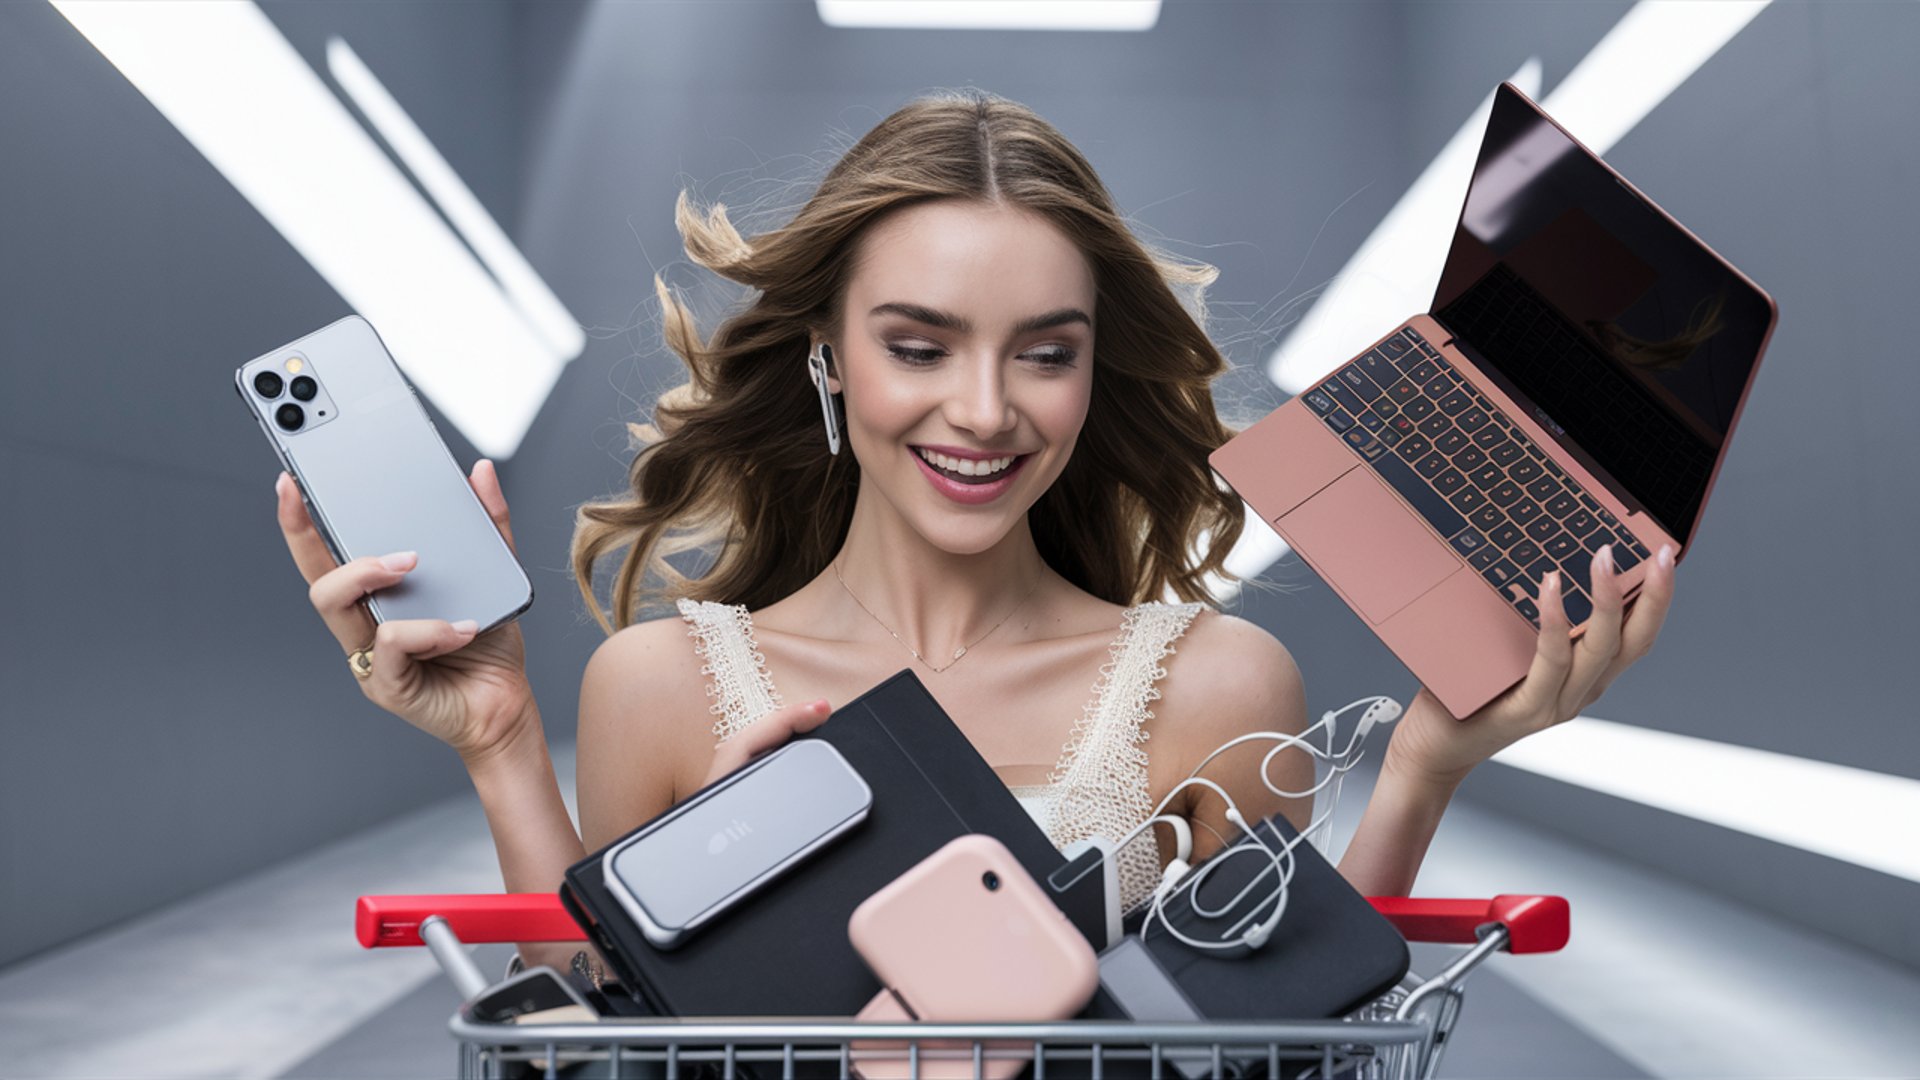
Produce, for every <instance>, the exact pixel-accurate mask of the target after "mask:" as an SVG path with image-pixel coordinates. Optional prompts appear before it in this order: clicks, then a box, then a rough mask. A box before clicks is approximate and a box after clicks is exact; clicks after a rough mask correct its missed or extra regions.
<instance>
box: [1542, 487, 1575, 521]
mask: <svg viewBox="0 0 1920 1080" xmlns="http://www.w3.org/2000/svg"><path fill="white" fill-rule="evenodd" d="M1579 505H1580V504H1579V503H1578V502H1575V501H1574V498H1573V496H1572V495H1571V494H1569V493H1567V492H1565V491H1563V492H1561V493H1560V494H1558V495H1555V496H1554V497H1553V498H1551V499H1548V500H1547V502H1546V506H1547V513H1549V514H1552V515H1553V516H1554V517H1557V518H1564V517H1566V516H1567V515H1568V514H1571V513H1573V511H1574V508H1575V507H1577V506H1579Z"/></svg>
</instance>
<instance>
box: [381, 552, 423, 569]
mask: <svg viewBox="0 0 1920 1080" xmlns="http://www.w3.org/2000/svg"><path fill="white" fill-rule="evenodd" d="M419 557H420V554H419V552H415V551H396V552H394V553H393V554H391V555H382V556H380V565H381V566H384V567H386V568H387V569H389V570H409V569H412V568H413V564H414V561H415V560H416V559H418V558H419Z"/></svg>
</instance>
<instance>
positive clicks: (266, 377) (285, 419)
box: [253, 371, 326, 431]
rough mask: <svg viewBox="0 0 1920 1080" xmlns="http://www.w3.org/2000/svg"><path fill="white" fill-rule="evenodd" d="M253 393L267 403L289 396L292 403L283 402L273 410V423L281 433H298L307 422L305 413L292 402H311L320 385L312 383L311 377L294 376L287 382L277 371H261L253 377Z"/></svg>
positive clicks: (318, 391)
mask: <svg viewBox="0 0 1920 1080" xmlns="http://www.w3.org/2000/svg"><path fill="white" fill-rule="evenodd" d="M253 392H254V393H256V394H259V395H260V396H261V397H262V398H265V399H266V400H268V401H274V400H277V399H278V398H279V397H280V395H281V394H282V393H286V394H288V395H289V396H291V397H292V398H293V399H294V401H288V402H284V403H282V404H281V405H280V407H279V408H277V409H275V410H273V422H274V423H276V424H279V425H280V430H282V431H299V430H300V429H301V427H303V426H304V425H305V424H306V422H307V411H306V410H305V409H302V408H301V407H300V406H299V405H297V404H295V403H294V402H295V401H312V400H313V399H314V397H315V396H317V395H318V394H319V393H320V384H319V383H317V382H314V381H313V377H312V376H311V375H296V376H294V377H293V381H292V382H288V381H287V380H285V379H282V378H281V377H280V373H279V372H277V371H262V372H259V373H258V374H256V375H254V377H253ZM321 415H322V416H324V415H326V414H325V413H324V412H323V413H321Z"/></svg>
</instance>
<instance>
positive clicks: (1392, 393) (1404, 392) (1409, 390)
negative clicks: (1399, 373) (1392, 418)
mask: <svg viewBox="0 0 1920 1080" xmlns="http://www.w3.org/2000/svg"><path fill="white" fill-rule="evenodd" d="M1387 396H1388V397H1390V398H1392V399H1393V403H1394V404H1395V405H1398V406H1400V407H1401V408H1403V409H1404V408H1406V407H1407V402H1409V401H1412V400H1413V399H1414V398H1417V397H1419V396H1421V395H1420V388H1419V387H1417V386H1415V385H1413V384H1412V383H1410V382H1408V381H1407V380H1405V379H1401V380H1400V381H1399V382H1397V383H1394V384H1393V385H1392V386H1389V387H1387Z"/></svg>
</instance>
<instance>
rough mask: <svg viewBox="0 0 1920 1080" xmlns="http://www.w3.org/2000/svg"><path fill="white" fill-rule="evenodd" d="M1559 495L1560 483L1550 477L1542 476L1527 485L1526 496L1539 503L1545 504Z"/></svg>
mask: <svg viewBox="0 0 1920 1080" xmlns="http://www.w3.org/2000/svg"><path fill="white" fill-rule="evenodd" d="M1560 493H1561V487H1560V481H1558V480H1555V479H1554V478H1553V477H1551V476H1543V477H1541V478H1540V479H1538V480H1535V481H1534V482H1533V483H1531V484H1528V485H1527V494H1529V495H1531V496H1533V497H1534V498H1535V499H1537V500H1538V501H1540V502H1546V501H1547V500H1548V499H1551V498H1553V497H1554V496H1555V495H1558V494H1560Z"/></svg>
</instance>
